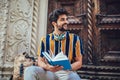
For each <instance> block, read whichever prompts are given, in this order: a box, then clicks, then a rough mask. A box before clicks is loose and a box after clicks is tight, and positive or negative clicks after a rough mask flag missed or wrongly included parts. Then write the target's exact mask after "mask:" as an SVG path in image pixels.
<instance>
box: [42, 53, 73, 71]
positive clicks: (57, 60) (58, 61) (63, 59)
mask: <svg viewBox="0 0 120 80" xmlns="http://www.w3.org/2000/svg"><path fill="white" fill-rule="evenodd" d="M42 54H43V55H44V57H45V58H46V59H47V60H48V62H49V64H51V65H53V66H55V65H60V66H63V67H64V68H63V70H71V64H70V62H69V60H68V58H67V56H66V55H64V54H63V52H60V53H58V54H57V55H56V56H55V57H53V58H52V57H51V56H50V55H49V54H48V53H47V52H42Z"/></svg>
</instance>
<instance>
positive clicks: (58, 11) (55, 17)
mask: <svg viewBox="0 0 120 80" xmlns="http://www.w3.org/2000/svg"><path fill="white" fill-rule="evenodd" d="M62 14H65V15H68V12H67V11H66V10H65V9H64V8H60V9H55V10H54V11H53V12H51V13H50V14H49V21H50V23H52V22H57V20H58V17H59V16H60V15H62Z"/></svg>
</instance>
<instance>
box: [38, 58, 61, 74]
mask: <svg viewBox="0 0 120 80" xmlns="http://www.w3.org/2000/svg"><path fill="white" fill-rule="evenodd" d="M38 66H40V67H42V68H44V69H46V70H48V71H52V72H56V71H59V70H62V69H63V66H59V65H56V66H52V65H50V64H49V63H48V62H47V60H46V59H45V58H41V57H38Z"/></svg>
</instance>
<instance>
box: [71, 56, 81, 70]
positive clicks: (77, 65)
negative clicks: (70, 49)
mask: <svg viewBox="0 0 120 80" xmlns="http://www.w3.org/2000/svg"><path fill="white" fill-rule="evenodd" d="M71 66H72V70H73V71H74V70H78V69H79V68H81V66H82V55H80V56H77V57H76V58H75V62H74V63H72V64H71Z"/></svg>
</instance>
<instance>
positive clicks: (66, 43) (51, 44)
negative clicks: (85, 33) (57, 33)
mask: <svg viewBox="0 0 120 80" xmlns="http://www.w3.org/2000/svg"><path fill="white" fill-rule="evenodd" d="M65 35H66V36H65V38H64V39H62V40H55V39H54V35H53V33H51V34H48V35H47V36H46V37H43V38H42V40H41V47H40V48H39V49H40V51H39V50H38V51H39V52H40V53H38V55H40V56H41V57H43V55H42V54H41V53H42V52H43V51H47V52H49V51H50V52H52V53H53V54H54V55H57V54H58V53H59V52H60V51H63V53H64V54H65V55H66V56H68V58H69V60H70V61H72V59H74V58H75V57H76V56H80V55H81V54H83V50H82V49H83V48H81V47H82V42H80V41H81V40H80V38H79V37H78V36H77V35H75V34H71V33H69V32H66V34H65Z"/></svg>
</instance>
